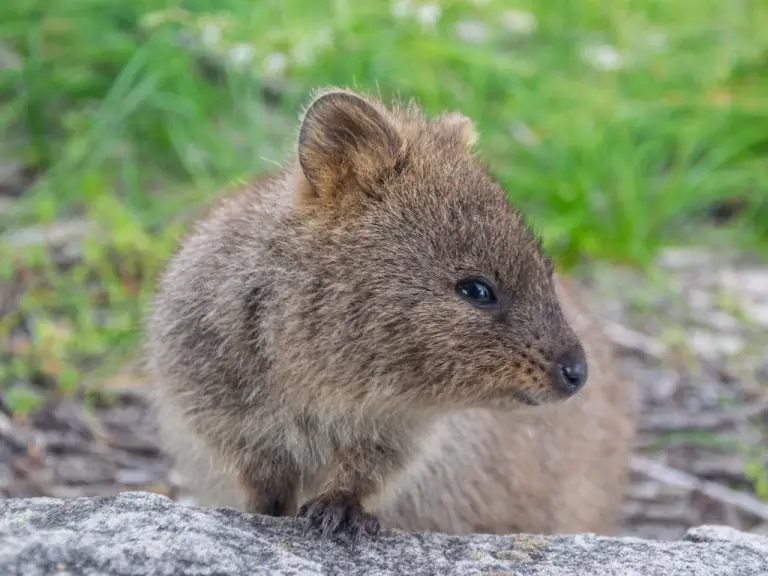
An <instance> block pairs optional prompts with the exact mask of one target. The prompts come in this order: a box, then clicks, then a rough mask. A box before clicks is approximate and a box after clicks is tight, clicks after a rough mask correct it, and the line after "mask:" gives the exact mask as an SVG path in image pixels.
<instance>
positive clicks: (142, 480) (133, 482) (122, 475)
mask: <svg viewBox="0 0 768 576" xmlns="http://www.w3.org/2000/svg"><path fill="white" fill-rule="evenodd" d="M154 480H155V477H154V475H153V474H151V473H149V472H148V471H146V470H118V471H117V473H116V474H115V482H117V483H118V484H124V485H125V486H144V485H147V484H151V483H152V482H153V481H154Z"/></svg>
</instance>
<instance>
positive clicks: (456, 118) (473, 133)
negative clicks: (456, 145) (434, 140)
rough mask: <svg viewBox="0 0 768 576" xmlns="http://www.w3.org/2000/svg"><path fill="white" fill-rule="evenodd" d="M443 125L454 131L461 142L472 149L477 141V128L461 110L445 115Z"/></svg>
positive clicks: (468, 149)
mask: <svg viewBox="0 0 768 576" xmlns="http://www.w3.org/2000/svg"><path fill="white" fill-rule="evenodd" d="M442 120H443V125H444V126H445V127H446V128H448V129H449V130H451V131H453V132H454V133H455V135H456V137H457V138H458V139H459V142H460V143H461V144H462V145H463V146H464V147H465V148H466V149H467V151H471V150H472V148H474V146H475V144H476V143H477V130H475V125H474V123H473V122H472V120H470V119H469V118H467V117H466V116H464V115H463V114H462V113H461V112H449V113H448V114H446V115H445V116H443V119H442Z"/></svg>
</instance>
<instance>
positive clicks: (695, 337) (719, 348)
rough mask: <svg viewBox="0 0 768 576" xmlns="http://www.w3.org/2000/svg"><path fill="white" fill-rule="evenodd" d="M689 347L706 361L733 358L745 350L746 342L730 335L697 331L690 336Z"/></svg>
mask: <svg viewBox="0 0 768 576" xmlns="http://www.w3.org/2000/svg"><path fill="white" fill-rule="evenodd" d="M688 346H689V347H690V348H691V350H693V351H694V352H695V353H696V354H698V355H699V356H701V357H702V358H704V359H706V360H717V359H718V358H721V357H722V356H733V355H735V354H738V353H739V352H741V351H742V350H743V349H744V340H743V339H742V338H741V337H739V336H734V335H730V334H712V333H710V332H702V331H696V332H692V333H691V334H689V335H688Z"/></svg>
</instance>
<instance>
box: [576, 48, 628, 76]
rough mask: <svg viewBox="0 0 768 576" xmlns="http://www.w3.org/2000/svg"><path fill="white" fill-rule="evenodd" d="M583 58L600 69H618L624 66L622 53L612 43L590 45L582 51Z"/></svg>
mask: <svg viewBox="0 0 768 576" xmlns="http://www.w3.org/2000/svg"><path fill="white" fill-rule="evenodd" d="M582 58H584V60H586V61H587V63H588V64H590V65H591V66H592V67H594V68H597V69H598V70H618V69H619V68H621V67H622V66H623V62H622V57H621V54H619V51H618V50H616V48H614V47H613V46H611V45H610V44H599V45H595V46H589V47H587V48H585V49H584V50H583V51H582Z"/></svg>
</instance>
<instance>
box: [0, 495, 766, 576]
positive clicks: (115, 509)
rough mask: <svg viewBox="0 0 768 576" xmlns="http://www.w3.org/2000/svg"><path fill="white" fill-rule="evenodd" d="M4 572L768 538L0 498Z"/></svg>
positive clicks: (698, 545) (440, 568) (690, 563)
mask: <svg viewBox="0 0 768 576" xmlns="http://www.w3.org/2000/svg"><path fill="white" fill-rule="evenodd" d="M0 573H2V574H6V575H8V576H11V575H16V574H18V575H21V574H23V575H24V576H38V575H43V574H60V575H76V574H77V575H82V576H87V575H91V574H116V575H124V576H133V575H144V574H157V575H165V574H169V575H170V574H174V575H175V574H207V575H214V574H215V575H230V574H243V575H244V574H278V575H280V574H291V575H296V576H298V575H315V574H348V575H354V574H370V575H386V574H435V575H445V576H450V575H451V574H461V575H462V576H464V575H470V574H497V575H499V574H510V575H511V574H515V575H518V574H519V575H548V576H565V575H581V576H590V575H614V574H615V575H617V576H618V575H621V576H628V575H637V576H640V575H646V574H648V575H651V574H653V575H656V574H658V575H663V576H667V575H671V574H674V575H676V576H686V575H696V576H707V575H715V574H717V575H720V574H729V575H731V576H747V575H749V576H752V575H755V576H757V575H759V574H763V575H764V574H768V538H766V537H765V536H760V535H756V534H747V533H744V532H739V531H737V530H735V529H733V528H728V527H722V526H702V527H699V528H694V529H691V530H689V531H688V533H687V535H686V537H685V539H684V540H683V541H677V542H662V541H651V540H640V539H637V538H605V537H596V536H593V535H574V536H556V537H548V538H545V537H539V536H530V535H518V536H489V535H474V536H471V537H456V536H447V535H443V534H406V533H401V532H397V533H386V534H384V535H382V536H381V537H380V538H379V539H378V540H377V541H371V540H365V541H363V542H361V543H360V545H359V547H358V549H357V551H355V552H351V551H350V549H349V547H348V542H347V541H346V540H345V539H344V538H343V537H339V538H337V539H332V540H329V541H328V542H326V543H325V544H324V545H323V544H321V543H320V542H319V540H318V539H317V538H315V537H313V536H312V535H309V536H308V537H307V538H302V537H301V536H300V529H299V527H297V526H295V525H294V523H293V522H292V521H291V520H279V519H275V518H267V517H260V516H249V515H244V514H239V513H237V512H235V511H233V510H226V509H221V510H211V509H201V508H193V507H187V506H183V505H181V504H179V503H177V502H174V501H172V500H170V499H168V498H166V497H164V496H159V495H155V494H148V493H140V492H129V493H123V494H120V495H118V496H116V497H104V498H78V499H75V500H57V499H52V498H36V499H7V500H1V501H0Z"/></svg>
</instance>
